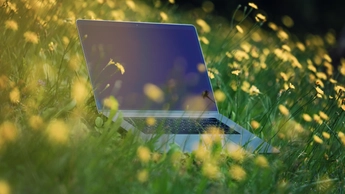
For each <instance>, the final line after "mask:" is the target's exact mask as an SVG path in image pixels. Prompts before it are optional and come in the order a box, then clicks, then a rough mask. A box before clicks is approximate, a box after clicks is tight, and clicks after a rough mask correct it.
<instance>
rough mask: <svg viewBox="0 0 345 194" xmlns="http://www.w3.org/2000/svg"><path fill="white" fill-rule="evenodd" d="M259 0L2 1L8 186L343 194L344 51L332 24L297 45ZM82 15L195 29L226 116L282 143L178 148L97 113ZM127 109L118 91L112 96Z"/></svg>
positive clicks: (0, 192) (1, 155)
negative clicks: (186, 5) (234, 1)
mask: <svg viewBox="0 0 345 194" xmlns="http://www.w3.org/2000/svg"><path fill="white" fill-rule="evenodd" d="M258 6H259V7H260V5H256V4H254V3H249V4H246V5H244V4H243V5H241V6H238V7H234V8H233V10H234V13H229V14H233V19H232V20H231V21H228V20H225V19H224V18H222V17H219V16H216V15H215V14H212V9H213V8H212V3H210V2H209V1H206V3H204V4H203V6H202V7H200V8H196V9H193V10H191V11H188V12H187V11H183V12H182V11H180V10H179V9H178V6H177V5H175V4H174V1H173V0H169V1H162V2H161V1H160V0H143V1H139V0H138V1H131V0H116V1H115V0H97V1H81V0H76V1H60V0H0V16H1V17H0V26H1V32H0V36H1V38H0V40H1V41H0V194H9V193H139V192H140V193H305V192H313V193H344V192H345V167H344V157H345V152H344V149H345V147H344V146H345V126H344V125H345V123H344V119H345V113H344V111H345V93H344V92H345V87H344V85H342V83H344V80H345V79H344V75H345V59H342V60H341V64H340V65H338V66H336V65H332V59H331V57H330V56H329V55H328V52H327V51H328V49H329V48H331V47H332V46H334V45H335V44H336V40H335V34H334V32H333V31H329V33H327V34H325V35H324V36H319V35H312V34H310V35H308V36H307V37H306V39H304V40H299V39H298V38H297V37H296V36H294V34H292V33H290V32H289V27H291V26H292V25H293V20H292V19H291V18H289V17H288V16H286V17H284V18H283V20H282V23H281V24H275V23H272V22H270V20H269V18H266V16H265V15H264V14H263V13H261V12H260V11H258ZM78 18H86V19H104V20H124V21H146V22H165V23H188V24H193V25H195V26H196V27H197V30H198V33H199V38H200V42H201V44H202V48H203V52H204V56H205V60H206V64H207V68H208V73H209V77H210V79H211V82H212V85H213V89H214V91H215V98H216V101H217V104H218V107H219V110H220V112H221V113H222V114H223V115H226V116H228V117H229V118H231V119H232V120H234V121H235V122H237V123H238V124H240V125H241V126H243V127H244V128H246V129H248V130H249V131H251V132H252V133H254V134H256V135H257V136H258V137H260V138H262V139H263V140H265V141H267V142H269V143H270V144H272V145H273V146H275V147H276V148H278V149H279V150H280V153H279V154H256V153H247V152H246V151H244V150H243V149H221V148H220V147H219V142H218V141H217V140H214V141H213V142H211V144H212V145H211V146H210V149H198V150H196V151H195V152H193V153H190V154H189V153H182V152H181V150H180V148H179V147H177V146H172V148H171V149H170V150H169V151H168V152H167V153H160V152H158V151H157V150H155V149H154V146H153V142H143V141H142V140H140V139H139V138H138V137H137V136H136V135H135V134H130V133H127V134H125V133H124V132H123V131H122V130H121V129H119V123H120V122H121V120H118V121H115V122H113V121H112V120H111V119H107V118H106V117H104V116H102V115H101V114H99V113H97V111H96V106H95V102H94V98H93V94H92V89H91V86H90V83H89V79H88V73H87V70H86V65H85V61H84V58H83V53H82V49H81V45H80V42H79V38H78V34H77V29H76V25H75V21H76V19H78ZM108 105H109V107H110V108H111V109H112V111H113V113H115V112H116V111H117V107H118V104H117V101H116V99H110V100H109V103H108Z"/></svg>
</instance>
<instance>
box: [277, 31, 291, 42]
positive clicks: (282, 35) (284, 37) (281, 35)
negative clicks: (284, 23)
mask: <svg viewBox="0 0 345 194" xmlns="http://www.w3.org/2000/svg"><path fill="white" fill-rule="evenodd" d="M277 36H278V38H279V39H280V40H287V39H289V35H288V34H287V33H286V32H285V31H283V30H279V31H278V32H277Z"/></svg>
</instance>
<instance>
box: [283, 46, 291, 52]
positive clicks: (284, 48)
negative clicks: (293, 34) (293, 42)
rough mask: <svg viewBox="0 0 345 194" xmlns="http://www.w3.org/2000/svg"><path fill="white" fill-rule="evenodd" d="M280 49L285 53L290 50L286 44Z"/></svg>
mask: <svg viewBox="0 0 345 194" xmlns="http://www.w3.org/2000/svg"><path fill="white" fill-rule="evenodd" d="M282 49H283V50H285V51H288V52H290V51H291V48H290V47H289V46H288V45H286V44H284V45H283V46H282Z"/></svg>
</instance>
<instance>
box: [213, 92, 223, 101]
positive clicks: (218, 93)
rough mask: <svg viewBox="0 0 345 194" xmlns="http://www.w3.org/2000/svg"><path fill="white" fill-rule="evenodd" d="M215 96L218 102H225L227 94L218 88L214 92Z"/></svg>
mask: <svg viewBox="0 0 345 194" xmlns="http://www.w3.org/2000/svg"><path fill="white" fill-rule="evenodd" d="M214 98H215V99H216V101H217V102H223V101H224V100H225V99H226V96H225V94H224V92H222V91H220V90H216V91H215V92H214Z"/></svg>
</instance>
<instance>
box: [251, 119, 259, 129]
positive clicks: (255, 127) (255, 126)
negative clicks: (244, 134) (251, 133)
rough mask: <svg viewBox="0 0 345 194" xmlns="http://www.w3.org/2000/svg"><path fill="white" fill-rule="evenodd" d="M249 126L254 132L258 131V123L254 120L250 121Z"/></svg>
mask: <svg viewBox="0 0 345 194" xmlns="http://www.w3.org/2000/svg"><path fill="white" fill-rule="evenodd" d="M250 126H252V128H253V129H254V130H256V129H258V128H259V127H260V123H259V122H257V121H256V120H252V121H251V122H250Z"/></svg>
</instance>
